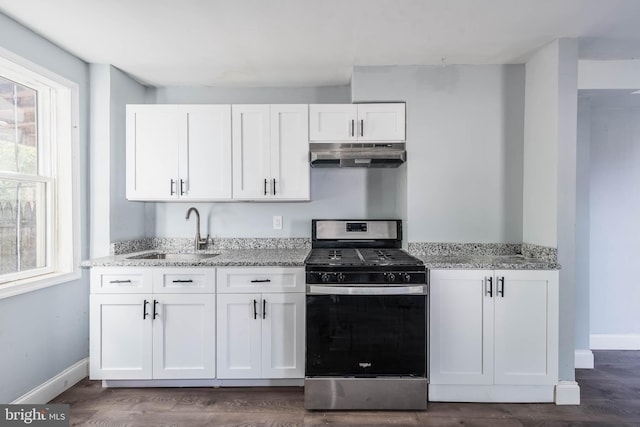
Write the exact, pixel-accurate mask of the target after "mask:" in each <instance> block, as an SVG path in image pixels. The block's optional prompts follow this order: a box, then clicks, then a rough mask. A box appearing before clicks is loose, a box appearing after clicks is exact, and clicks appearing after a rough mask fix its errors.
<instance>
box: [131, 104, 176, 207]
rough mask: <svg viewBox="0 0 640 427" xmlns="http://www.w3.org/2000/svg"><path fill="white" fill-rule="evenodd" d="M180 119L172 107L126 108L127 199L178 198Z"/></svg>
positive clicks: (134, 106) (133, 106)
mask: <svg viewBox="0 0 640 427" xmlns="http://www.w3.org/2000/svg"><path fill="white" fill-rule="evenodd" d="M181 127H182V124H181V123H180V117H179V116H178V114H177V111H176V108H175V107H174V106H171V105H150V106H147V105H127V199H129V200H162V199H169V198H173V197H175V198H177V185H178V182H177V180H178V153H179V142H180V139H181Z"/></svg>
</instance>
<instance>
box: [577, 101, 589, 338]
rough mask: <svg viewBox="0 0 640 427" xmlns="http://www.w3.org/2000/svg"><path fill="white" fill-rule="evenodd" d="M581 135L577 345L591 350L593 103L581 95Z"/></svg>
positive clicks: (578, 141) (579, 111)
mask: <svg viewBox="0 0 640 427" xmlns="http://www.w3.org/2000/svg"><path fill="white" fill-rule="evenodd" d="M578 99H579V103H578V136H577V156H576V306H575V319H576V320H575V347H576V349H579V350H587V349H589V292H590V291H589V283H590V280H589V252H590V237H589V235H590V232H589V223H590V220H589V204H590V203H589V179H590V178H589V175H590V171H589V169H590V168H589V163H590V160H589V159H590V144H591V142H590V141H591V106H590V103H589V100H588V99H587V98H582V99H580V98H578Z"/></svg>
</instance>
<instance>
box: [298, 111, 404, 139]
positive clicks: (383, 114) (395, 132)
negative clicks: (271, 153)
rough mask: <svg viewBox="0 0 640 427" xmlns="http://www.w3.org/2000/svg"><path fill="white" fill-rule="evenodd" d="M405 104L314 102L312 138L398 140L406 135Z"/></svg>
mask: <svg viewBox="0 0 640 427" xmlns="http://www.w3.org/2000/svg"><path fill="white" fill-rule="evenodd" d="M405 116H406V114H405V104H404V103H377V104H373V103H372V104H368V103H367V104H311V105H309V139H310V140H311V141H315V142H323V141H325V142H330V141H336V142H353V141H358V142H369V141H370V142H376V141H388V142H399V141H404V140H405V139H406V135H405V127H406V126H405Z"/></svg>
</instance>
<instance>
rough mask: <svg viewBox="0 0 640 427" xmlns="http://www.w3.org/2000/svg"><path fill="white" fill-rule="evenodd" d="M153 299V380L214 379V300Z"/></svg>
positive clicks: (192, 297) (194, 297) (200, 297)
mask: <svg viewBox="0 0 640 427" xmlns="http://www.w3.org/2000/svg"><path fill="white" fill-rule="evenodd" d="M153 299H154V302H155V313H156V314H155V319H154V320H153V378H154V379H185V378H200V379H209V378H214V377H215V366H216V365H215V339H216V336H215V330H216V329H215V306H214V296H213V295H212V294H208V295H207V294H192V295H179V294H175V295H154V296H153ZM153 308H154V306H153V305H152V310H153Z"/></svg>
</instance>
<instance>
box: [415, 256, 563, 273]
mask: <svg viewBox="0 0 640 427" xmlns="http://www.w3.org/2000/svg"><path fill="white" fill-rule="evenodd" d="M416 257H417V258H419V259H420V260H422V262H424V265H425V266H426V267H427V268H428V269H448V268H450V269H461V270H474V269H475V270H559V269H560V264H558V263H557V262H553V261H545V260H541V259H538V258H525V257H524V256H523V255H416Z"/></svg>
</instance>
